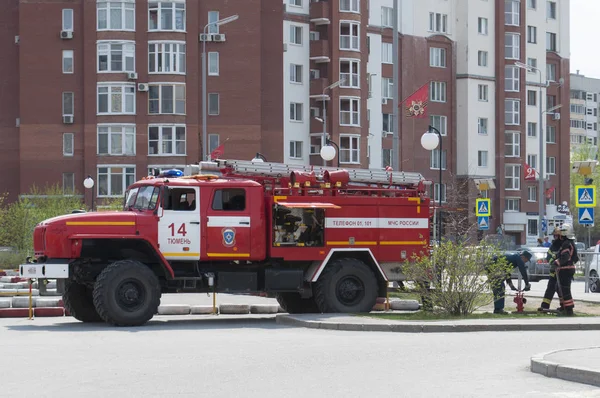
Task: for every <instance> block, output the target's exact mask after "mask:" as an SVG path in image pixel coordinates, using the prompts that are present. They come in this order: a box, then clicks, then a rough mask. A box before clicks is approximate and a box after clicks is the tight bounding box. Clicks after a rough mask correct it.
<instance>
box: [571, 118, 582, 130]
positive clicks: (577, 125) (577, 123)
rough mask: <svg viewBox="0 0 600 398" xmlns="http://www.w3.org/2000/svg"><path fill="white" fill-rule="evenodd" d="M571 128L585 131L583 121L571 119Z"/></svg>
mask: <svg viewBox="0 0 600 398" xmlns="http://www.w3.org/2000/svg"><path fill="white" fill-rule="evenodd" d="M571 127H572V128H574V129H584V130H585V121H583V120H577V119H571Z"/></svg>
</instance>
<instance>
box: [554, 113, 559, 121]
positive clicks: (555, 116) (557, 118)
mask: <svg viewBox="0 0 600 398" xmlns="http://www.w3.org/2000/svg"><path fill="white" fill-rule="evenodd" d="M552 120H560V113H554V114H552Z"/></svg>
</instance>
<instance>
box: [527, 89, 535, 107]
mask: <svg viewBox="0 0 600 398" xmlns="http://www.w3.org/2000/svg"><path fill="white" fill-rule="evenodd" d="M527 105H531V106H536V105H537V93H536V92H535V91H534V90H527Z"/></svg>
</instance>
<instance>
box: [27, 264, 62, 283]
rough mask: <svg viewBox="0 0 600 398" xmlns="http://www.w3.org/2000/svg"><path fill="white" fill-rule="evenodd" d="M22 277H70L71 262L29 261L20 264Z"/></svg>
mask: <svg viewBox="0 0 600 398" xmlns="http://www.w3.org/2000/svg"><path fill="white" fill-rule="evenodd" d="M19 276H21V277H22V278H49V279H63V278H64V279H67V278H69V264H68V263H66V262H47V263H27V264H21V265H20V266H19Z"/></svg>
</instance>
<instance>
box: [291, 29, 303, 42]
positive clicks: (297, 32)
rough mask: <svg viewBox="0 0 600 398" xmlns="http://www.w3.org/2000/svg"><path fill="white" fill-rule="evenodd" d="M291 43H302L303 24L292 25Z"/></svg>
mask: <svg viewBox="0 0 600 398" xmlns="http://www.w3.org/2000/svg"><path fill="white" fill-rule="evenodd" d="M290 43H291V44H298V45H299V46H301V45H302V26H296V25H290Z"/></svg>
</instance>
